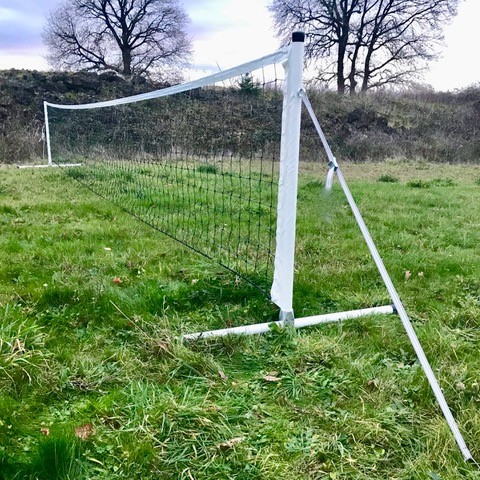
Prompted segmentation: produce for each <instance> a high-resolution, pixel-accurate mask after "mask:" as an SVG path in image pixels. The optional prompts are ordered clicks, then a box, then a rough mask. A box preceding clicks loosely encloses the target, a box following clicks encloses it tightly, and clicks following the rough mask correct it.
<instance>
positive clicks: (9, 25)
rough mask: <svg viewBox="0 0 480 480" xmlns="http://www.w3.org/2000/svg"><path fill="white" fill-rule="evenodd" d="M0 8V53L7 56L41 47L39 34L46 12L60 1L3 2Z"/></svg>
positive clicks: (9, 0)
mask: <svg viewBox="0 0 480 480" xmlns="http://www.w3.org/2000/svg"><path fill="white" fill-rule="evenodd" d="M2 3H3V5H2V7H0V52H2V53H3V54H9V53H13V52H18V51H23V50H24V49H26V48H32V49H39V48H41V47H42V39H41V32H42V29H43V26H44V24H45V19H46V16H47V15H48V12H49V11H50V10H52V9H53V8H55V7H56V6H57V5H58V4H59V3H60V0H42V1H38V0H23V1H22V2H19V1H18V0H3V2H2Z"/></svg>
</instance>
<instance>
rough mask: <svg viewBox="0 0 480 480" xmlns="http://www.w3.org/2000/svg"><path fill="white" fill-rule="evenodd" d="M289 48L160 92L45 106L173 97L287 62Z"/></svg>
mask: <svg viewBox="0 0 480 480" xmlns="http://www.w3.org/2000/svg"><path fill="white" fill-rule="evenodd" d="M288 51H289V47H286V48H282V49H280V50H278V51H277V52H275V53H271V54H270V55H266V56H264V57H261V58H258V59H256V60H252V61H250V62H247V63H243V64H241V65H237V66H236V67H232V68H229V69H228V70H224V71H222V72H218V73H214V74H213V75H208V76H207V77H203V78H200V79H198V80H193V81H191V82H186V83H181V84H179V85H173V86H171V87H167V88H162V89H160V90H154V91H152V92H147V93H141V94H139V95H132V96H130V97H123V98H118V99H115V100H109V101H106V102H95V103H84V104H80V105H60V104H56V103H49V102H45V105H47V106H49V107H53V108H61V109H64V110H83V109H87V108H102V107H113V106H115V105H124V104H127V103H134V102H139V101H141V100H149V99H152V98H160V97H165V96H167V95H173V94H175V93H181V92H185V91H188V90H193V89H195V88H201V87H206V86H208V85H214V84H216V83H218V82H223V81H224V80H228V79H229V78H232V77H238V76H241V75H245V74H246V73H250V72H252V71H254V70H258V69H260V68H262V67H266V66H268V65H273V64H275V63H281V62H284V61H286V60H287V58H288Z"/></svg>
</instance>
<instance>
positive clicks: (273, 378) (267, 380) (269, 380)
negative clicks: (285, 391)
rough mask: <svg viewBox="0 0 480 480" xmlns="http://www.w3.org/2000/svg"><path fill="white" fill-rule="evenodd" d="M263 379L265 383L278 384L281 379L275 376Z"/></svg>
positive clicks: (265, 376) (266, 376) (267, 376)
mask: <svg viewBox="0 0 480 480" xmlns="http://www.w3.org/2000/svg"><path fill="white" fill-rule="evenodd" d="M275 373H276V372H275ZM263 379H264V380H265V381H266V382H279V381H280V380H281V378H279V377H276V376H275V375H264V377H263Z"/></svg>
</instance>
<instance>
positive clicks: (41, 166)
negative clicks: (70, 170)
mask: <svg viewBox="0 0 480 480" xmlns="http://www.w3.org/2000/svg"><path fill="white" fill-rule="evenodd" d="M81 166H82V164H81V163H62V164H60V165H58V164H56V163H52V164H51V165H48V164H47V165H17V168H48V167H81Z"/></svg>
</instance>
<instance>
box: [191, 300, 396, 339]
mask: <svg viewBox="0 0 480 480" xmlns="http://www.w3.org/2000/svg"><path fill="white" fill-rule="evenodd" d="M394 311H395V310H394V308H393V306H392V305H385V306H383V307H373V308H362V309H360V310H349V311H348V312H336V313H327V314H325V315H315V316H313V317H304V318H296V319H295V320H294V322H293V324H292V325H293V326H294V327H295V328H302V327H309V326H312V325H318V324H320V323H330V322H338V321H340V320H349V319H352V318H358V317H363V316H366V315H380V314H389V313H394ZM273 324H276V325H278V326H279V327H282V326H283V325H284V322H283V321H277V322H269V323H257V324H255V325H244V326H241V327H231V328H222V329H220V330H210V331H207V332H198V333H188V334H187V335H184V336H183V340H198V339H200V338H210V337H224V336H226V335H255V334H257V333H265V332H268V331H269V330H270V325H273Z"/></svg>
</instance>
